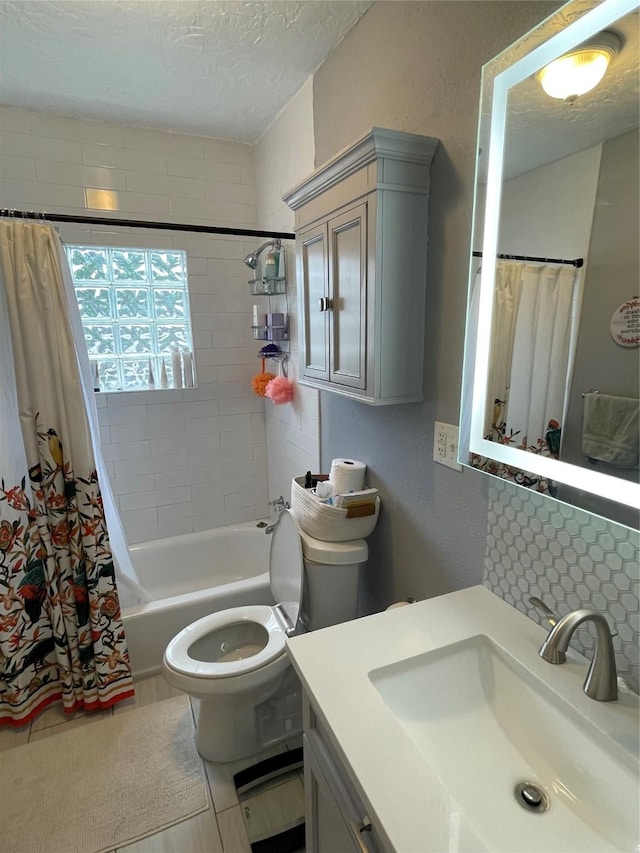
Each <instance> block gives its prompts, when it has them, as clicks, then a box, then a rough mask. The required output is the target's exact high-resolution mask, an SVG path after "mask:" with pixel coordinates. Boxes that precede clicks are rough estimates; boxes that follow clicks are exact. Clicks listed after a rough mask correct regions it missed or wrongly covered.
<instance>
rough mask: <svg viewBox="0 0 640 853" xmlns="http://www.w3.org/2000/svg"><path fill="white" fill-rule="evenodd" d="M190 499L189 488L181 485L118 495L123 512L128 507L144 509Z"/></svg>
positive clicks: (128, 508)
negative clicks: (160, 490) (161, 489)
mask: <svg viewBox="0 0 640 853" xmlns="http://www.w3.org/2000/svg"><path fill="white" fill-rule="evenodd" d="M190 500H191V489H190V488H189V487H188V486H181V487H179V488H175V489H165V490H164V491H163V492H158V491H153V492H139V493H138V494H127V495H122V496H121V497H120V506H121V507H122V511H123V513H124V512H125V511H127V510H130V509H144V508H145V507H151V506H166V505H167V504H172V503H184V502H185V501H190Z"/></svg>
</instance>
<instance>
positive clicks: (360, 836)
mask: <svg viewBox="0 0 640 853" xmlns="http://www.w3.org/2000/svg"><path fill="white" fill-rule="evenodd" d="M303 744H304V773H305V777H304V784H305V798H306V802H307V808H306V821H307V826H306V841H307V845H306V849H307V853H376V851H377V850H378V849H379V846H378V844H377V843H376V835H375V832H374V829H373V827H372V826H371V824H370V822H369V819H368V818H367V817H366V816H365V815H364V809H363V807H362V806H361V805H360V804H359V803H355V802H354V800H353V797H352V795H351V794H350V792H349V790H348V787H347V785H346V784H345V781H344V779H343V777H342V775H341V772H340V770H339V769H338V767H336V765H335V764H334V762H333V760H332V758H331V756H330V755H329V753H328V751H327V749H326V747H325V745H324V744H323V741H322V739H321V738H320V737H319V736H318V733H317V732H315V731H308V732H306V733H305V735H304V736H303Z"/></svg>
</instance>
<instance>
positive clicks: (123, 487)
mask: <svg viewBox="0 0 640 853" xmlns="http://www.w3.org/2000/svg"><path fill="white" fill-rule="evenodd" d="M115 464H116V465H117V464H119V463H115ZM155 487H156V482H155V480H154V478H153V474H121V476H119V477H113V479H112V480H111V488H112V489H113V493H114V495H120V496H123V495H129V494H134V493H137V492H145V493H147V494H148V493H150V492H151V493H153V491H154V489H155ZM144 506H154V502H153V501H152V502H151V503H148V504H144Z"/></svg>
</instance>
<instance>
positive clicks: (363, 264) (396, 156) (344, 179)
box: [284, 128, 437, 405]
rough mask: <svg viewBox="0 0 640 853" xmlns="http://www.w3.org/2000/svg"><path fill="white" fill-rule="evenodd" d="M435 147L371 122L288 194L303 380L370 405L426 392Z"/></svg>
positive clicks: (413, 397) (429, 141) (433, 142)
mask: <svg viewBox="0 0 640 853" xmlns="http://www.w3.org/2000/svg"><path fill="white" fill-rule="evenodd" d="M436 146H437V140H435V139H431V138H429V137H424V136H419V135H417V134H411V133H402V132H399V131H390V130H382V129H380V128H374V129H373V130H372V131H371V133H369V134H368V135H367V136H366V137H364V138H363V139H361V140H359V141H358V142H357V143H356V144H355V145H352V146H351V147H349V148H348V149H346V150H345V151H343V152H341V153H340V154H339V155H338V156H337V157H335V158H334V159H333V160H331V161H329V162H328V163H326V164H325V165H324V166H322V167H320V168H319V169H317V170H316V171H315V172H314V173H313V174H312V175H311V176H310V177H309V178H307V179H306V180H305V181H303V182H302V183H301V184H299V185H298V186H297V187H295V188H294V189H293V190H291V191H290V192H289V193H288V194H287V195H285V197H284V200H285V201H286V202H287V204H288V205H289V206H290V207H291V208H293V210H295V215H296V224H295V229H296V256H297V263H298V276H297V278H298V308H299V330H300V331H299V334H300V337H299V343H300V353H301V366H300V380H299V381H300V382H301V384H303V385H311V386H314V387H316V388H321V389H324V390H328V391H333V392H335V393H338V394H342V395H345V396H348V397H351V398H354V399H357V400H360V401H361V402H364V403H369V404H372V405H384V404H390V403H401V402H413V401H417V400H421V399H422V368H423V360H424V326H425V294H426V276H427V212H428V201H429V177H430V175H429V173H430V165H431V160H432V158H433V154H434V152H435V149H436Z"/></svg>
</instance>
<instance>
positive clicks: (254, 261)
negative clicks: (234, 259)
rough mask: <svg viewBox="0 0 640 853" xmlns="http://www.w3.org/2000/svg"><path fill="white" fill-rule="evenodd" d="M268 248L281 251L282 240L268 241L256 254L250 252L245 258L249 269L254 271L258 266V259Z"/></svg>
mask: <svg viewBox="0 0 640 853" xmlns="http://www.w3.org/2000/svg"><path fill="white" fill-rule="evenodd" d="M268 246H271V247H273V248H274V249H279V248H280V240H267V242H266V243H263V244H262V246H259V247H258V248H257V249H256V250H255V251H254V252H249V254H248V255H247V256H246V258H243V260H244V262H245V264H246V265H247V266H248V267H249V269H252V270H254V269H255V268H256V267H257V266H258V258H259V257H260V255H261V254H262V253H263V252H264V250H265V249H266V248H267V247H268Z"/></svg>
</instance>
